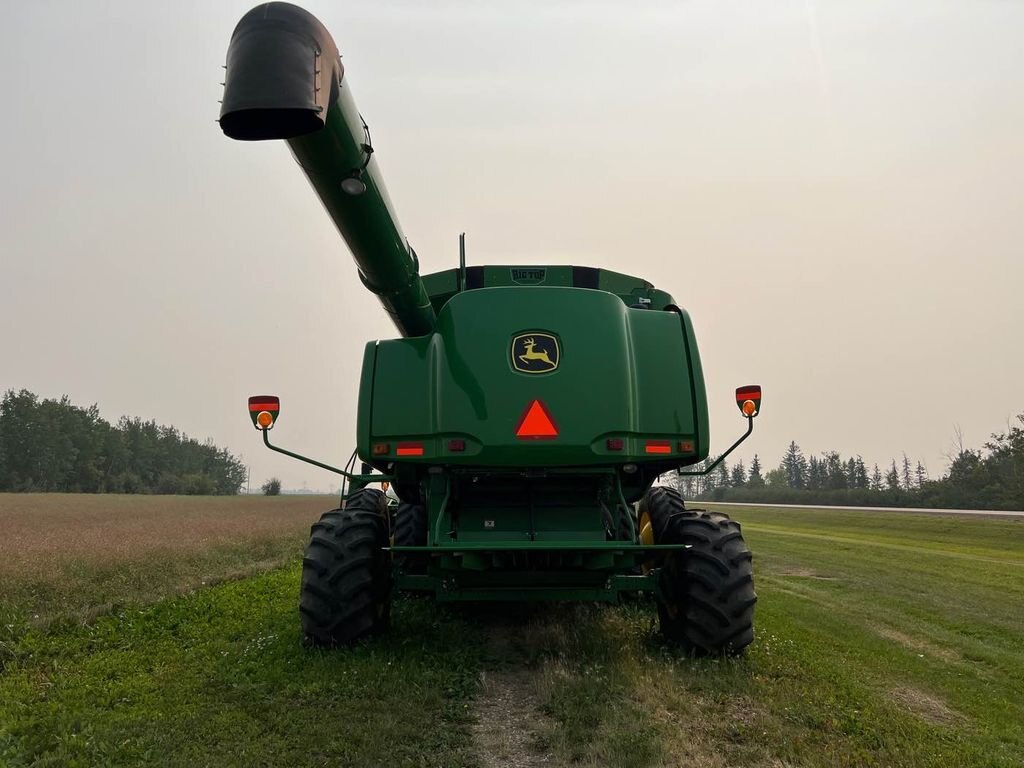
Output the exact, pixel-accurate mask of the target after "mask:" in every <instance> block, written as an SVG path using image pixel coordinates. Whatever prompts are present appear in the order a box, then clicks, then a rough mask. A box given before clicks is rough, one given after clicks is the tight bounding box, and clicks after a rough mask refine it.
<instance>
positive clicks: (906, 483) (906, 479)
mask: <svg viewBox="0 0 1024 768" xmlns="http://www.w3.org/2000/svg"><path fill="white" fill-rule="evenodd" d="M901 479H902V481H903V488H904V489H905V490H908V491H909V490H910V489H911V488H913V487H914V481H913V479H912V478H911V474H910V459H908V458H907V454H905V453H904V454H903V474H902V475H901Z"/></svg>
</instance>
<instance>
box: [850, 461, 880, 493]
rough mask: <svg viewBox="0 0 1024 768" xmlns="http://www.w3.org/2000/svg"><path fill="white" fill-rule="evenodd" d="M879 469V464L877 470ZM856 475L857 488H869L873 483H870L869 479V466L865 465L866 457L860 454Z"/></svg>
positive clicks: (855, 484) (855, 485)
mask: <svg viewBox="0 0 1024 768" xmlns="http://www.w3.org/2000/svg"><path fill="white" fill-rule="evenodd" d="M877 469H878V466H877V465H876V466H875V470H876V471H877ZM856 477H857V481H856V482H855V483H854V487H856V488H869V487H870V485H871V484H870V481H869V480H868V470H867V467H865V466H864V458H863V457H862V456H858V457H857V474H856Z"/></svg>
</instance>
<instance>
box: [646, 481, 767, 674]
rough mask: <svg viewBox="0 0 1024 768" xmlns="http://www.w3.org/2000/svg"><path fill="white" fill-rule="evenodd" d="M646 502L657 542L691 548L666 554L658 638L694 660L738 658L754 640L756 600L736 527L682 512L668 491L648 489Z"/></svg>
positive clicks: (724, 518)
mask: <svg viewBox="0 0 1024 768" xmlns="http://www.w3.org/2000/svg"><path fill="white" fill-rule="evenodd" d="M646 500H647V508H648V510H649V512H650V516H651V522H652V528H653V529H654V532H655V537H656V538H655V542H656V543H658V544H689V545H690V548H689V549H687V550H682V551H677V552H672V553H671V554H669V555H668V556H667V557H666V558H665V562H664V565H663V566H662V568H661V576H660V592H661V595H660V596H659V597H658V616H659V618H660V620H661V631H662V634H663V635H665V637H666V638H668V639H670V640H673V641H675V642H677V643H679V644H680V645H681V646H682V647H683V648H685V649H686V650H688V651H691V652H694V653H698V654H722V653H725V654H739V653H741V652H742V651H743V649H744V648H746V647H747V646H748V645H750V644H751V643H752V642H753V640H754V605H755V603H756V602H757V594H756V593H755V592H754V573H753V567H752V563H751V560H752V555H751V553H750V548H749V547H748V546H747V544H746V542H745V541H744V540H743V534H742V533H741V531H740V525H739V523H737V522H735V521H733V520H730V519H729V517H728V515H724V514H722V513H720V512H707V511H705V510H702V509H684V508H683V503H682V498H681V497H680V496H679V494H678V493H676V492H675V491H672V490H671V489H667V488H652V489H651V490H650V491H649V492H648V494H647V497H646ZM656 521H657V522H656ZM659 523H661V525H660V526H659ZM659 532H660V535H659Z"/></svg>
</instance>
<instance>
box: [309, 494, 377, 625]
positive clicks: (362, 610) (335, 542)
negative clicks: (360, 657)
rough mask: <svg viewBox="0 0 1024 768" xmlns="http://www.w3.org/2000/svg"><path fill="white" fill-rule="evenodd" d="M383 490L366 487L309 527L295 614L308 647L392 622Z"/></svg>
mask: <svg viewBox="0 0 1024 768" xmlns="http://www.w3.org/2000/svg"><path fill="white" fill-rule="evenodd" d="M388 541H389V532H388V510H387V502H386V499H385V497H384V494H383V493H381V492H380V491H379V490H377V489H375V488H364V489H362V490H359V491H356V492H355V493H353V494H351V495H350V496H349V497H348V499H347V500H346V501H345V505H344V507H343V508H342V509H335V510H331V511H330V512H325V513H324V514H323V516H322V517H321V518H320V520H319V521H318V522H316V523H314V524H313V527H312V528H311V530H310V538H309V545H308V546H307V547H306V555H305V557H303V559H302V586H301V588H300V592H299V616H300V620H301V622H302V632H303V634H304V635H305V638H306V641H307V642H309V643H310V644H312V645H348V644H351V643H354V642H356V641H357V640H359V639H361V638H363V637H365V636H366V635H369V634H373V633H377V632H382V631H384V630H385V629H387V628H388V626H389V625H390V623H391V558H390V556H389V554H388V552H387V550H386V549H385V547H387V546H388Z"/></svg>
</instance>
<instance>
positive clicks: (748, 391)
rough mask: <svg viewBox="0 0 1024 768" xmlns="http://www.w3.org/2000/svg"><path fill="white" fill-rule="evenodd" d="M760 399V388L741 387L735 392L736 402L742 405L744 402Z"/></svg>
mask: <svg viewBox="0 0 1024 768" xmlns="http://www.w3.org/2000/svg"><path fill="white" fill-rule="evenodd" d="M760 399H761V388H760V387H742V388H740V389H737V390H736V402H737V403H742V402H743V401H744V400H760Z"/></svg>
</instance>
